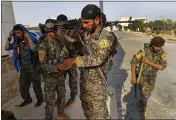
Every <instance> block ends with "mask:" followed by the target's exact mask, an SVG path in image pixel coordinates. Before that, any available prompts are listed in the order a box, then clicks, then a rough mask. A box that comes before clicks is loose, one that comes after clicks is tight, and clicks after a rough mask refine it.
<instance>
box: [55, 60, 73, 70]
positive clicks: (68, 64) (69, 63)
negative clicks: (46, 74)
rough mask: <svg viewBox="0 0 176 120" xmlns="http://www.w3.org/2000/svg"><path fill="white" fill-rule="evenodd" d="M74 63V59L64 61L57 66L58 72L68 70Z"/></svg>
mask: <svg viewBox="0 0 176 120" xmlns="http://www.w3.org/2000/svg"><path fill="white" fill-rule="evenodd" d="M75 63H76V58H69V59H65V60H64V61H63V62H62V63H61V64H59V65H58V67H57V68H58V69H59V70H60V71H65V70H67V69H70V68H71V67H72V66H73V65H74V64H75Z"/></svg>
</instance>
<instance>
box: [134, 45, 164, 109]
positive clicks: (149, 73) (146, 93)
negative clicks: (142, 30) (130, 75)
mask: <svg viewBox="0 0 176 120" xmlns="http://www.w3.org/2000/svg"><path fill="white" fill-rule="evenodd" d="M145 46H146V47H144V49H141V50H140V51H139V52H138V53H137V54H136V55H134V56H133V58H132V61H131V64H136V65H137V64H139V67H138V69H139V68H140V64H141V59H142V57H144V54H143V51H144V52H145V57H147V58H148V59H149V60H150V61H152V62H153V63H155V64H161V65H162V66H163V69H165V68H166V66H167V61H166V53H165V52H164V50H163V49H161V50H160V52H159V53H153V52H152V51H151V47H150V46H149V44H146V45H145ZM157 71H158V70H157V69H155V68H153V67H151V66H149V65H147V64H144V67H143V71H142V74H141V78H140V82H139V88H140V93H141V98H140V104H139V107H140V108H141V110H142V111H145V110H146V107H147V100H148V99H149V97H150V96H151V92H152V91H153V89H154V86H155V81H156V77H157ZM136 74H139V70H138V71H137V73H136Z"/></svg>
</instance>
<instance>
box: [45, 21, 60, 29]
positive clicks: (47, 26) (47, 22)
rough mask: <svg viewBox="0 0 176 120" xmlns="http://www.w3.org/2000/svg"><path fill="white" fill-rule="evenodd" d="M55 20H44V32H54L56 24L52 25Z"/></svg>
mask: <svg viewBox="0 0 176 120" xmlns="http://www.w3.org/2000/svg"><path fill="white" fill-rule="evenodd" d="M56 22H57V21H56V20H55V19H47V20H46V21H45V25H46V32H56V26H55V25H54V24H55V23H56Z"/></svg>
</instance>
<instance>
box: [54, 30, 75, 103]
mask: <svg viewBox="0 0 176 120" xmlns="http://www.w3.org/2000/svg"><path fill="white" fill-rule="evenodd" d="M71 32H72V31H71V30H70V31H68V30H65V29H62V30H61V28H58V31H57V34H58V35H57V39H58V40H61V41H62V42H63V44H65V46H66V48H67V50H68V53H69V58H73V57H75V56H76V49H75V47H74V46H73V44H71V43H69V42H67V41H66V40H65V38H64V37H63V35H60V34H66V35H68V34H71ZM67 73H68V75H69V87H70V90H71V92H70V99H71V100H74V99H75V97H76V95H77V94H78V84H77V76H78V73H77V67H76V66H73V67H72V68H70V69H68V70H66V71H65V76H66V75H67Z"/></svg>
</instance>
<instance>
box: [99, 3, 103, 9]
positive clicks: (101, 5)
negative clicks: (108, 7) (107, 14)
mask: <svg viewBox="0 0 176 120" xmlns="http://www.w3.org/2000/svg"><path fill="white" fill-rule="evenodd" d="M99 6H100V10H101V12H103V0H100V1H99Z"/></svg>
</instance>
